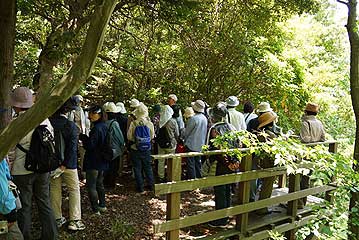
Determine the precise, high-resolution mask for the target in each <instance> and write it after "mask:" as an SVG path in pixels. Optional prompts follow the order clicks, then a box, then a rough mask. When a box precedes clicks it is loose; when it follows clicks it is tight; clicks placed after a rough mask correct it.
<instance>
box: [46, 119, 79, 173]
mask: <svg viewBox="0 0 359 240" xmlns="http://www.w3.org/2000/svg"><path fill="white" fill-rule="evenodd" d="M50 122H51V125H52V126H53V128H54V129H58V130H60V131H61V132H62V135H63V137H64V140H65V159H64V161H63V163H62V164H61V165H63V166H65V167H66V168H68V169H76V168H77V144H78V139H77V135H78V128H77V127H76V124H75V123H74V122H72V121H70V120H68V119H67V118H66V117H64V116H56V117H54V118H51V119H50Z"/></svg>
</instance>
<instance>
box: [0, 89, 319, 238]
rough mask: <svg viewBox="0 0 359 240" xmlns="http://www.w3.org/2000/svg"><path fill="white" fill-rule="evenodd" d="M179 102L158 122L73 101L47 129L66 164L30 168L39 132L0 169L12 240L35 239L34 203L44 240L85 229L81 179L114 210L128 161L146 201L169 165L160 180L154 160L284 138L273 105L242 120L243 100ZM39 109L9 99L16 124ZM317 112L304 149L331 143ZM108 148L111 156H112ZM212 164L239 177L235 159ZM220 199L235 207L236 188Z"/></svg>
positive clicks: (306, 127) (309, 116)
mask: <svg viewBox="0 0 359 240" xmlns="http://www.w3.org/2000/svg"><path fill="white" fill-rule="evenodd" d="M177 100H178V99H177V96H176V95H175V94H170V95H169V96H168V99H167V104H163V105H162V104H159V105H155V106H153V107H152V114H151V116H150V114H149V110H148V107H147V106H146V105H145V104H144V103H143V102H140V101H138V100H137V99H132V100H131V101H130V104H129V108H130V111H129V112H127V111H126V108H125V106H124V104H123V103H122V102H119V103H117V104H115V103H114V102H106V103H105V104H104V105H102V106H100V105H92V106H90V107H88V108H83V107H82V105H81V104H82V103H83V102H84V99H83V98H82V96H80V95H76V96H73V97H71V98H70V99H69V100H67V101H66V102H65V103H64V104H63V105H62V106H61V107H60V108H59V109H58V110H57V111H56V113H55V114H54V115H53V116H51V117H50V118H49V119H46V120H45V121H44V122H42V123H41V124H40V126H45V127H46V129H47V130H48V131H49V132H50V133H51V134H52V136H54V144H55V149H56V153H55V154H56V156H57V157H59V159H61V161H60V162H59V165H58V166H57V168H55V169H52V170H51V171H50V172H37V171H31V170H29V169H28V168H27V167H26V165H27V161H28V158H29V156H28V151H29V150H31V148H32V145H34V143H33V141H34V140H33V139H34V135H35V134H34V132H36V131H35V129H34V130H33V131H30V132H29V133H28V134H27V135H26V136H25V137H24V138H22V139H21V140H20V141H19V143H18V144H17V146H16V147H15V148H14V151H11V152H9V154H8V157H7V159H5V160H4V161H2V162H1V164H0V186H1V189H0V191H1V201H2V202H1V205H0V216H1V217H2V219H4V221H6V222H7V223H8V225H7V226H8V236H9V237H10V239H11V237H12V239H22V236H23V237H24V239H31V217H32V216H31V215H32V198H33V197H34V199H35V201H36V204H37V207H38V211H39V215H40V222H41V225H42V232H41V239H56V238H57V234H58V228H60V227H62V226H63V225H64V224H65V223H66V222H67V221H68V224H67V227H68V228H69V229H70V230H73V231H77V230H83V229H85V224H84V222H83V221H82V219H81V196H80V180H81V178H84V179H85V182H86V188H87V190H88V196H89V200H90V204H91V208H92V211H93V213H94V214H96V215H100V214H101V213H103V212H105V211H106V210H107V208H106V201H105V187H108V188H113V187H114V186H115V184H116V180H117V177H118V176H119V175H120V174H121V173H122V166H123V164H124V161H125V159H127V163H128V165H130V166H131V168H132V171H133V175H134V178H135V182H136V191H137V194H145V193H146V190H149V191H151V190H152V189H153V186H154V184H155V182H156V181H157V182H165V181H166V171H165V169H166V163H165V160H159V161H158V164H157V169H156V170H157V171H155V172H157V175H158V179H157V180H156V179H155V176H154V171H153V164H152V159H151V154H171V153H176V152H180V151H185V152H201V151H202V147H203V146H204V145H209V146H210V149H216V146H214V145H213V141H211V139H213V138H216V137H217V136H218V135H224V134H226V133H228V132H231V131H250V132H252V133H259V132H263V131H265V132H266V133H267V136H269V138H274V137H277V136H278V135H280V134H281V132H280V128H279V127H278V126H277V125H276V122H277V119H278V116H277V114H276V113H275V112H274V111H273V109H272V108H271V107H270V105H269V103H267V102H262V103H260V104H259V105H258V107H257V109H256V110H257V111H256V113H257V114H258V115H257V114H256V113H255V111H254V110H255V108H254V105H253V104H252V103H251V102H246V103H245V104H244V109H243V110H244V112H243V113H241V112H239V111H238V110H237V107H238V105H239V100H238V98H237V97H236V96H230V97H228V98H227V99H226V101H225V102H219V103H217V104H216V105H214V106H213V107H209V106H208V105H207V104H206V103H205V102H204V101H202V100H196V101H194V102H192V104H191V106H190V107H187V108H185V110H184V113H183V114H182V109H181V107H180V106H179V105H178V104H177ZM33 103H34V97H33V93H32V92H31V90H30V89H28V88H26V87H19V88H16V89H15V90H14V91H13V92H12V93H11V95H10V104H11V106H12V108H13V110H14V112H15V114H14V118H16V117H17V116H20V115H21V114H23V113H24V112H25V111H26V110H28V109H29V108H31V106H32V105H33ZM318 111H319V106H318V105H317V104H314V103H308V104H307V106H306V108H305V114H304V116H303V120H302V128H301V131H300V138H301V140H302V141H303V142H316V141H324V140H325V131H324V127H323V125H322V123H321V122H320V121H319V120H318V119H317V118H316V114H317V113H318ZM258 136H263V135H260V134H259V135H258ZM266 140H267V139H262V141H266ZM232 144H233V147H240V146H241V143H240V142H236V143H232ZM108 145H109V146H110V149H111V150H110V152H111V153H110V154H108V153H107V151H106V146H108ZM109 156H110V157H109ZM211 158H212V159H211V162H215V163H216V164H217V165H216V175H222V174H228V173H231V172H235V171H238V167H239V165H238V164H232V163H233V161H231V159H229V157H228V156H227V157H224V156H214V157H211ZM202 161H203V159H201V157H197V156H195V157H188V158H187V159H186V177H187V179H194V178H201V177H202ZM259 162H260V163H261V164H262V165H261V166H260V167H262V168H269V167H272V166H273V164H274V163H273V160H272V159H267V160H265V161H263V160H261V161H259ZM254 166H256V164H254ZM145 180H146V183H147V184H145ZM273 181H274V178H272V177H270V178H265V179H263V181H262V186H261V191H260V192H259V199H264V198H268V197H270V196H271V193H272V188H273ZM12 182H13V183H14V184H15V185H16V186H17V189H18V190H19V192H20V194H19V197H20V202H21V206H18V204H15V203H16V202H19V201H17V200H16V193H15V192H14V191H13V190H11V189H10V188H9V186H10V185H11V184H12ZM308 183H309V179H304V178H303V187H305V186H307V187H308ZM63 184H65V185H66V187H67V190H68V193H69V219H68V220H66V219H65V218H64V217H63V215H62V210H61V208H62V185H63ZM257 189H258V188H257V183H256V181H253V182H252V183H251V201H254V200H255V197H256V194H257ZM214 192H215V203H216V209H221V208H226V207H229V206H230V202H231V200H230V196H231V187H230V185H223V186H217V187H214ZM303 204H305V203H303ZM263 212H264V213H266V212H268V209H263ZM227 221H228V219H220V220H217V221H214V222H211V224H212V225H214V226H222V225H226V224H227ZM0 236H1V235H0Z"/></svg>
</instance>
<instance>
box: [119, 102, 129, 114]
mask: <svg viewBox="0 0 359 240" xmlns="http://www.w3.org/2000/svg"><path fill="white" fill-rule="evenodd" d="M116 107H117V108H118V109H117V110H118V112H120V113H122V114H125V113H127V111H126V108H125V104H123V102H118V103H116Z"/></svg>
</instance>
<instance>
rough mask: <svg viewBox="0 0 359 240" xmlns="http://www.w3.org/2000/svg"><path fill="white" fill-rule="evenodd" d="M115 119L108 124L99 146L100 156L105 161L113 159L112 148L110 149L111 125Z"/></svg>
mask: <svg viewBox="0 0 359 240" xmlns="http://www.w3.org/2000/svg"><path fill="white" fill-rule="evenodd" d="M114 121H115V120H113V121H112V122H111V123H110V125H109V126H108V129H107V132H106V137H105V141H104V143H103V144H102V146H101V154H100V155H101V158H102V160H104V161H105V162H111V161H112V160H113V159H114V156H113V149H112V131H111V127H112V124H113V122H114Z"/></svg>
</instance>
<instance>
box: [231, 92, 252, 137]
mask: <svg viewBox="0 0 359 240" xmlns="http://www.w3.org/2000/svg"><path fill="white" fill-rule="evenodd" d="M226 103H227V109H228V114H227V122H228V123H230V124H232V125H233V126H234V127H235V128H236V129H237V131H241V130H246V129H247V125H246V122H245V121H244V116H243V114H242V113H241V112H238V111H237V110H236V107H237V106H238V104H239V101H238V98H237V97H236V96H229V97H228V98H227V100H226Z"/></svg>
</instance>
